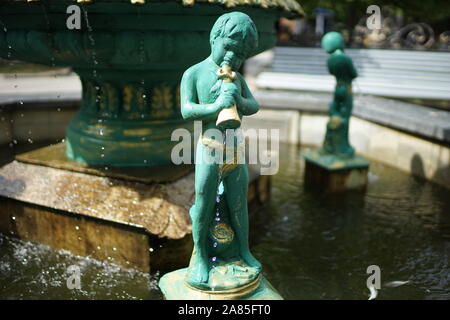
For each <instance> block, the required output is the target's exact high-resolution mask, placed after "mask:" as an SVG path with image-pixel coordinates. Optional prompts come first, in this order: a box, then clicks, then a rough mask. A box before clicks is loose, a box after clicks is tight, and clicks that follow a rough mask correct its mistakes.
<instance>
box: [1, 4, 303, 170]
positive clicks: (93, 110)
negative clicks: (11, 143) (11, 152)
mask: <svg viewBox="0 0 450 320" xmlns="http://www.w3.org/2000/svg"><path fill="white" fill-rule="evenodd" d="M80 2H81V3H78V5H79V6H80V8H81V16H82V19H81V20H82V21H81V29H80V30H69V29H68V28H67V26H66V20H67V18H68V16H69V15H68V14H67V13H66V9H67V7H68V6H69V5H71V4H77V3H76V2H75V1H67V0H41V1H32V2H26V1H9V0H4V1H0V23H1V26H0V27H1V28H0V56H1V57H2V58H6V59H20V60H24V61H29V62H35V63H41V64H46V65H54V66H71V67H73V70H74V71H75V72H76V73H77V74H78V75H79V76H80V79H81V82H82V88H83V98H82V106H81V109H80V110H79V111H78V113H77V114H76V115H75V117H74V118H73V119H72V121H71V122H70V124H69V126H68V128H67V136H66V144H67V150H66V154H67V155H68V156H69V158H71V159H75V160H77V161H80V162H86V163H88V164H94V165H119V166H123V165H125V166H133V165H136V166H141V165H142V166H146V165H163V164H170V163H171V160H170V151H171V149H172V147H173V145H174V144H176V143H177V142H171V139H170V138H171V133H172V131H173V130H174V129H176V128H180V127H186V128H188V129H189V130H191V128H192V125H191V122H190V121H186V120H184V119H183V118H182V116H181V113H180V99H179V83H180V79H181V75H182V72H183V70H185V69H186V68H187V67H188V66H190V65H192V64H193V63H196V62H198V61H200V60H201V59H202V58H203V57H204V56H205V55H207V54H208V51H209V43H208V35H209V30H210V28H211V26H212V25H213V23H214V21H215V20H216V19H217V17H218V16H219V15H221V14H223V13H224V12H227V11H230V8H233V9H234V10H239V11H242V12H246V13H248V14H249V15H250V16H251V17H252V19H253V20H254V21H255V23H256V25H257V27H258V31H259V38H260V42H259V46H258V48H256V49H255V50H254V51H253V52H252V53H251V54H252V55H253V54H256V53H258V52H262V51H264V50H266V49H269V48H271V47H272V46H273V45H274V43H275V34H274V28H273V26H274V21H275V20H276V19H278V18H279V17H280V16H295V15H300V14H301V8H300V6H299V5H298V4H297V3H296V2H295V1H293V0H282V1H276V2H272V1H251V0H250V1H229V0H227V1H208V2H207V1H196V2H194V1H182V2H179V1H155V2H153V1H147V2H145V3H140V4H139V3H136V4H132V3H131V2H129V1H112V0H109V1H107V0H96V1H92V2H90V1H80ZM134 2H142V1H134Z"/></svg>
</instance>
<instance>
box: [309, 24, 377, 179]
mask: <svg viewBox="0 0 450 320" xmlns="http://www.w3.org/2000/svg"><path fill="white" fill-rule="evenodd" d="M321 44H322V48H323V49H324V50H325V51H327V52H328V53H329V54H330V57H329V58H328V61H327V65H328V71H329V72H330V73H331V74H332V75H333V76H334V77H335V78H336V86H335V89H334V96H333V101H332V102H331V103H330V106H329V111H328V114H329V116H330V118H329V120H328V123H327V131H326V134H325V139H324V142H323V145H322V148H321V149H320V150H319V151H318V152H310V153H306V154H305V155H304V157H305V159H306V160H307V161H310V162H314V163H315V164H316V165H318V166H320V167H322V168H325V169H327V170H330V171H333V170H343V169H351V168H365V167H368V165H369V162H368V161H367V160H365V159H363V158H361V157H359V156H357V155H356V154H355V149H354V148H353V147H352V146H351V145H350V142H349V123H350V117H351V115H352V108H353V93H352V81H353V80H354V79H355V78H356V77H357V76H358V73H357V71H356V68H355V66H354V65H353V62H352V59H351V58H350V57H349V56H347V55H346V54H345V53H344V38H343V37H342V35H341V34H340V33H338V32H334V31H333V32H328V33H327V34H325V35H324V36H323V38H322V41H321Z"/></svg>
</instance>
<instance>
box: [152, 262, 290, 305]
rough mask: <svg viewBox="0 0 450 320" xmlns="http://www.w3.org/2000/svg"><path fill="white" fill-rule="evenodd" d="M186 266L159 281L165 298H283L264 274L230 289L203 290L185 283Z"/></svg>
mask: <svg viewBox="0 0 450 320" xmlns="http://www.w3.org/2000/svg"><path fill="white" fill-rule="evenodd" d="M186 272H187V268H184V269H180V270H176V271H173V272H170V273H167V274H165V275H164V276H163V277H161V280H160V281H159V287H160V288H161V291H162V293H163V294H164V297H165V298H166V299H167V300H283V298H282V297H281V295H280V294H279V293H278V292H277V291H276V290H275V289H274V288H273V287H272V285H271V284H270V283H269V281H267V279H266V278H264V276H260V277H259V278H257V279H256V280H254V281H253V282H251V283H249V284H247V285H245V286H242V287H239V288H235V289H232V290H224V291H204V290H199V289H194V288H192V287H190V286H188V285H187V284H186V282H185V281H184V278H185V276H186Z"/></svg>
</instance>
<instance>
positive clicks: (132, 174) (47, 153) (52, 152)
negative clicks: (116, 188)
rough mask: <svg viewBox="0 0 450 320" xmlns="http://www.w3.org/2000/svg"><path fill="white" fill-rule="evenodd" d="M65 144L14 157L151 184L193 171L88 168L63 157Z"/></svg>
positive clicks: (186, 167)
mask: <svg viewBox="0 0 450 320" xmlns="http://www.w3.org/2000/svg"><path fill="white" fill-rule="evenodd" d="M65 148H66V145H65V143H58V144H54V145H50V146H47V147H44V148H40V149H36V150H33V151H30V152H26V153H22V154H20V155H17V156H16V159H17V160H19V161H21V162H26V163H31V164H39V165H43V166H48V167H52V168H57V169H64V170H69V171H75V172H81V173H89V174H93V175H96V176H102V177H110V178H119V179H124V180H127V181H133V182H143V183H153V182H171V181H176V180H178V179H180V178H182V177H183V176H185V175H187V174H189V173H190V172H192V170H193V169H194V168H193V166H192V165H178V166H173V165H168V166H152V167H151V168H150V167H120V168H119V167H114V166H90V165H88V164H85V163H81V162H77V161H73V160H70V159H68V158H67V156H66V155H65V153H64V151H65Z"/></svg>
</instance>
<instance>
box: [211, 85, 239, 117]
mask: <svg viewBox="0 0 450 320" xmlns="http://www.w3.org/2000/svg"><path fill="white" fill-rule="evenodd" d="M214 104H215V106H216V108H217V112H219V111H220V110H222V109H224V108H230V107H232V106H234V105H235V104H236V101H235V99H234V92H233V90H227V89H224V90H222V92H221V93H220V95H219V97H218V98H217V100H216V102H214Z"/></svg>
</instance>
